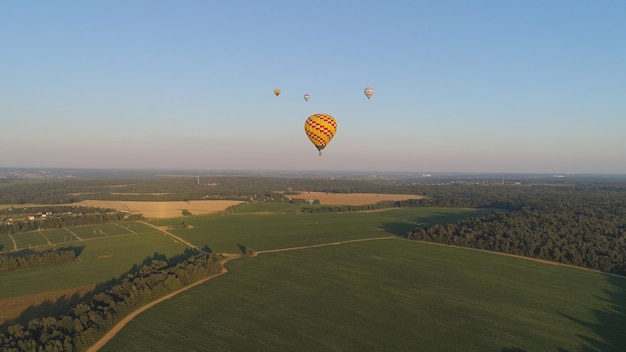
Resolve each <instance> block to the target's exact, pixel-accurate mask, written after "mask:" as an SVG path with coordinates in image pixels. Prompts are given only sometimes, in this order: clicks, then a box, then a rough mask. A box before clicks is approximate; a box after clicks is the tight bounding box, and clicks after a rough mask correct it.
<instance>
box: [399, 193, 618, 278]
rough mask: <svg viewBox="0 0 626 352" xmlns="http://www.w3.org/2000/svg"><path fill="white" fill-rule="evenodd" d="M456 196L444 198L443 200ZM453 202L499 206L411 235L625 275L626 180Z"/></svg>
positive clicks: (479, 195)
mask: <svg viewBox="0 0 626 352" xmlns="http://www.w3.org/2000/svg"><path fill="white" fill-rule="evenodd" d="M448 201H452V199H451V198H447V197H445V196H444V197H441V198H439V202H444V203H445V202H448ZM454 202H460V203H466V204H467V206H471V207H493V208H498V210H494V211H493V212H491V213H489V214H488V215H485V216H482V217H478V218H470V219H466V220H462V221H459V222H458V223H455V224H443V225H434V226H432V227H429V228H417V229H415V230H414V231H411V232H409V233H408V234H407V238H409V239H415V240H422V241H432V242H437V243H443V244H450V245H456V246H464V247H471V248H477V249H485V250H490V251H498V252H503V253H509V254H515V255H522V256H526V257H532V258H538V259H544V260H550V261H555V262H559V263H564V264H571V265H576V266H581V267H585V268H589V269H595V270H600V271H604V272H609V273H614V274H619V275H626V184H614V183H609V184H603V183H593V184H575V185H561V186H535V187H520V188H517V189H516V188H508V189H507V188H502V189H501V190H499V191H498V192H489V191H488V190H485V192H476V193H475V197H474V198H473V199H465V197H464V196H462V193H457V197H456V198H455V200H454Z"/></svg>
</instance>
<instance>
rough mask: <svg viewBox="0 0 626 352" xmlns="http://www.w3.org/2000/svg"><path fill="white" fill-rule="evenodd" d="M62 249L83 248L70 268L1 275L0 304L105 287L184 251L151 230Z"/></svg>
mask: <svg viewBox="0 0 626 352" xmlns="http://www.w3.org/2000/svg"><path fill="white" fill-rule="evenodd" d="M63 246H74V247H82V252H81V254H80V255H79V259H78V260H77V261H76V262H74V263H72V264H66V265H52V266H48V267H40V268H34V269H28V270H21V271H12V272H6V273H2V274H1V275H2V279H1V280H0V300H2V299H8V298H13V297H19V296H22V295H28V294H33V293H38V292H46V291H56V290H64V289H68V288H72V287H80V286H84V285H96V284H99V283H104V282H106V281H108V280H111V279H114V278H118V277H119V276H120V275H123V274H124V273H126V272H128V270H130V269H131V267H132V266H133V265H139V264H141V263H142V262H143V261H144V260H145V259H146V258H148V257H152V256H154V254H155V253H158V254H159V255H165V256H168V257H171V256H174V255H176V254H180V253H181V252H183V251H184V250H185V248H186V247H185V246H183V245H182V244H180V243H178V242H174V241H172V239H171V238H169V237H166V236H164V235H162V234H161V233H160V232H158V231H155V230H154V229H151V230H150V232H142V233H138V234H136V235H128V236H122V237H108V236H101V238H100V239H97V240H90V241H72V242H64V243H63Z"/></svg>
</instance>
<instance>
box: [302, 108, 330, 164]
mask: <svg viewBox="0 0 626 352" xmlns="http://www.w3.org/2000/svg"><path fill="white" fill-rule="evenodd" d="M304 132H306V135H307V137H309V139H310V140H311V143H313V145H314V146H315V148H317V150H319V152H320V156H321V155H322V149H324V148H325V147H326V145H328V143H330V140H331V139H333V137H334V136H335V133H336V132H337V121H335V119H334V118H333V117H332V116H330V115H328V114H313V115H311V116H309V118H307V119H306V121H305V122H304Z"/></svg>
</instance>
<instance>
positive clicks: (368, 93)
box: [363, 87, 374, 100]
mask: <svg viewBox="0 0 626 352" xmlns="http://www.w3.org/2000/svg"><path fill="white" fill-rule="evenodd" d="M363 93H365V96H366V97H367V99H368V100H369V99H370V98H371V97H372V95H373V94H374V88H372V87H367V88H365V90H364V91H363Z"/></svg>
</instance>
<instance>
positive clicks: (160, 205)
mask: <svg viewBox="0 0 626 352" xmlns="http://www.w3.org/2000/svg"><path fill="white" fill-rule="evenodd" d="M241 203H244V202H242V201H235V200H190V201H187V202H185V201H174V202H139V201H116V200H83V201H81V202H76V203H71V204H58V205H59V206H61V205H67V206H81V205H82V206H86V207H96V208H110V209H116V210H119V211H129V212H131V213H142V214H143V216H144V217H145V218H152V219H165V218H175V217H177V216H181V215H182V211H183V209H186V210H188V211H189V212H190V213H191V214H192V215H204V214H210V213H215V212H218V211H222V210H224V209H226V208H228V207H231V206H233V205H237V204H241ZM38 206H42V205H41V204H30V203H29V204H19V205H16V204H0V209H8V208H14V207H15V208H27V207H38ZM46 206H50V205H49V204H46Z"/></svg>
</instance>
